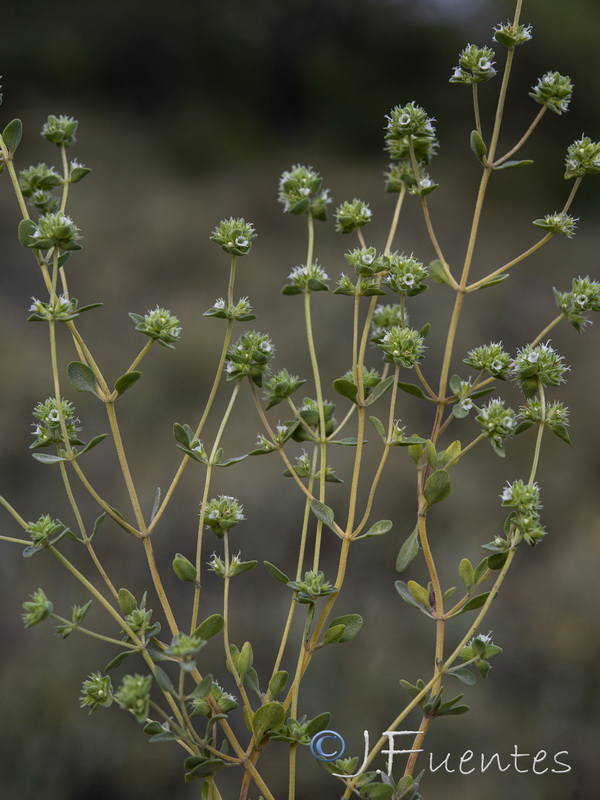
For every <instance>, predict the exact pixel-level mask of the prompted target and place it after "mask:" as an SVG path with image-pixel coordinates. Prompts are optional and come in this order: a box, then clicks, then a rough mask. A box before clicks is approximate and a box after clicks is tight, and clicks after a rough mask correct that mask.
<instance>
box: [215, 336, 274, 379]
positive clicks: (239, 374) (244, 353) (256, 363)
mask: <svg viewBox="0 0 600 800" xmlns="http://www.w3.org/2000/svg"><path fill="white" fill-rule="evenodd" d="M274 355H275V348H274V347H273V343H272V342H271V340H270V339H269V337H268V336H267V335H266V334H264V333H258V331H246V332H244V333H243V334H242V335H241V336H240V338H239V339H238V341H237V342H236V343H235V344H234V345H232V346H231V347H230V348H229V350H228V351H227V363H226V365H225V371H226V372H227V380H229V381H232V380H238V379H239V378H245V377H246V376H249V377H250V378H251V379H252V380H253V381H254V383H255V384H256V385H257V386H262V380H263V376H264V375H265V373H266V372H267V371H268V369H269V362H270V361H271V359H272V358H273V356H274Z"/></svg>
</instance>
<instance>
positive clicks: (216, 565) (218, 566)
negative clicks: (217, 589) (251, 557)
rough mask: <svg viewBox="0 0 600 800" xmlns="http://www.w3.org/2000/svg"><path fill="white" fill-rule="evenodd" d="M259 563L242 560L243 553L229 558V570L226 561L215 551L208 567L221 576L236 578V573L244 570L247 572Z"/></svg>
mask: <svg viewBox="0 0 600 800" xmlns="http://www.w3.org/2000/svg"><path fill="white" fill-rule="evenodd" d="M256 564H257V562H256V561H242V559H241V553H238V554H237V555H234V556H231V559H230V560H229V570H227V569H226V567H225V562H224V561H223V559H222V558H219V556H218V555H217V554H216V553H213V554H212V556H211V558H210V561H209V562H208V568H209V569H210V570H212V571H213V572H214V573H215V575H218V576H219V578H226V577H227V578H235V576H236V575H241V573H242V572H247V571H248V570H249V569H252V568H253V567H255V566H256Z"/></svg>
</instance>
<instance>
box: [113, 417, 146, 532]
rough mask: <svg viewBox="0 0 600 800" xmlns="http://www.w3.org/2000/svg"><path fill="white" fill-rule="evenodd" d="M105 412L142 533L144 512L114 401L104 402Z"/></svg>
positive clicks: (144, 530)
mask: <svg viewBox="0 0 600 800" xmlns="http://www.w3.org/2000/svg"><path fill="white" fill-rule="evenodd" d="M106 413H107V414H108V421H109V424H110V429H111V431H112V435H113V441H114V443H115V450H116V451H117V458H118V460H119V465H120V467H121V472H122V474H123V480H124V481H125V486H126V487H127V493H128V495H129V499H130V501H131V507H132V508H133V513H134V515H135V519H136V522H137V524H138V527H139V529H140V531H141V532H142V533H145V532H146V531H147V528H146V523H145V521H144V514H143V512H142V508H141V506H140V501H139V499H138V496H137V492H136V490H135V485H134V483H133V478H132V477H131V471H130V469H129V464H128V462H127V456H126V455H125V448H124V447H123V440H122V439H121V431H120V430H119V423H118V421H117V414H116V411H115V406H114V403H112V402H107V403H106Z"/></svg>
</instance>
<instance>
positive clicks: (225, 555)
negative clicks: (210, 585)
mask: <svg viewBox="0 0 600 800" xmlns="http://www.w3.org/2000/svg"><path fill="white" fill-rule="evenodd" d="M223 561H224V564H225V576H224V578H223V645H224V648H225V660H226V662H227V666H228V667H229V670H230V672H231V674H232V675H233V677H234V679H235V682H236V685H237V687H238V689H239V692H240V694H241V696H242V699H243V701H244V706H245V707H246V710H247V711H248V714H249V718H250V719H252V714H253V711H252V706H251V705H250V700H249V699H248V694H247V692H246V689H245V687H244V683H243V681H242V679H241V678H240V674H239V672H238V671H237V668H236V666H235V664H234V663H233V658H232V656H231V650H230V642H229V588H230V584H231V576H230V574H229V571H230V568H231V558H230V555H229V536H228V534H227V531H225V532H224V534H223Z"/></svg>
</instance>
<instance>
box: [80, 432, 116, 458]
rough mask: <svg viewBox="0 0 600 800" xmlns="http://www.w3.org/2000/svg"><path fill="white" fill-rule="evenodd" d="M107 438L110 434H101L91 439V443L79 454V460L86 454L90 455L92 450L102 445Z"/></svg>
mask: <svg viewBox="0 0 600 800" xmlns="http://www.w3.org/2000/svg"><path fill="white" fill-rule="evenodd" d="M107 436H108V433H101V434H100V435H99V436H94V438H93V439H90V441H89V442H88V443H87V444H86V446H85V447H84V448H83V450H80V451H79V452H78V453H77V458H79V456H82V455H83V454H84V453H89V452H90V450H92V449H93V448H94V447H96V445H98V444H100V442H103V441H104V440H105V439H106V437H107Z"/></svg>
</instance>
